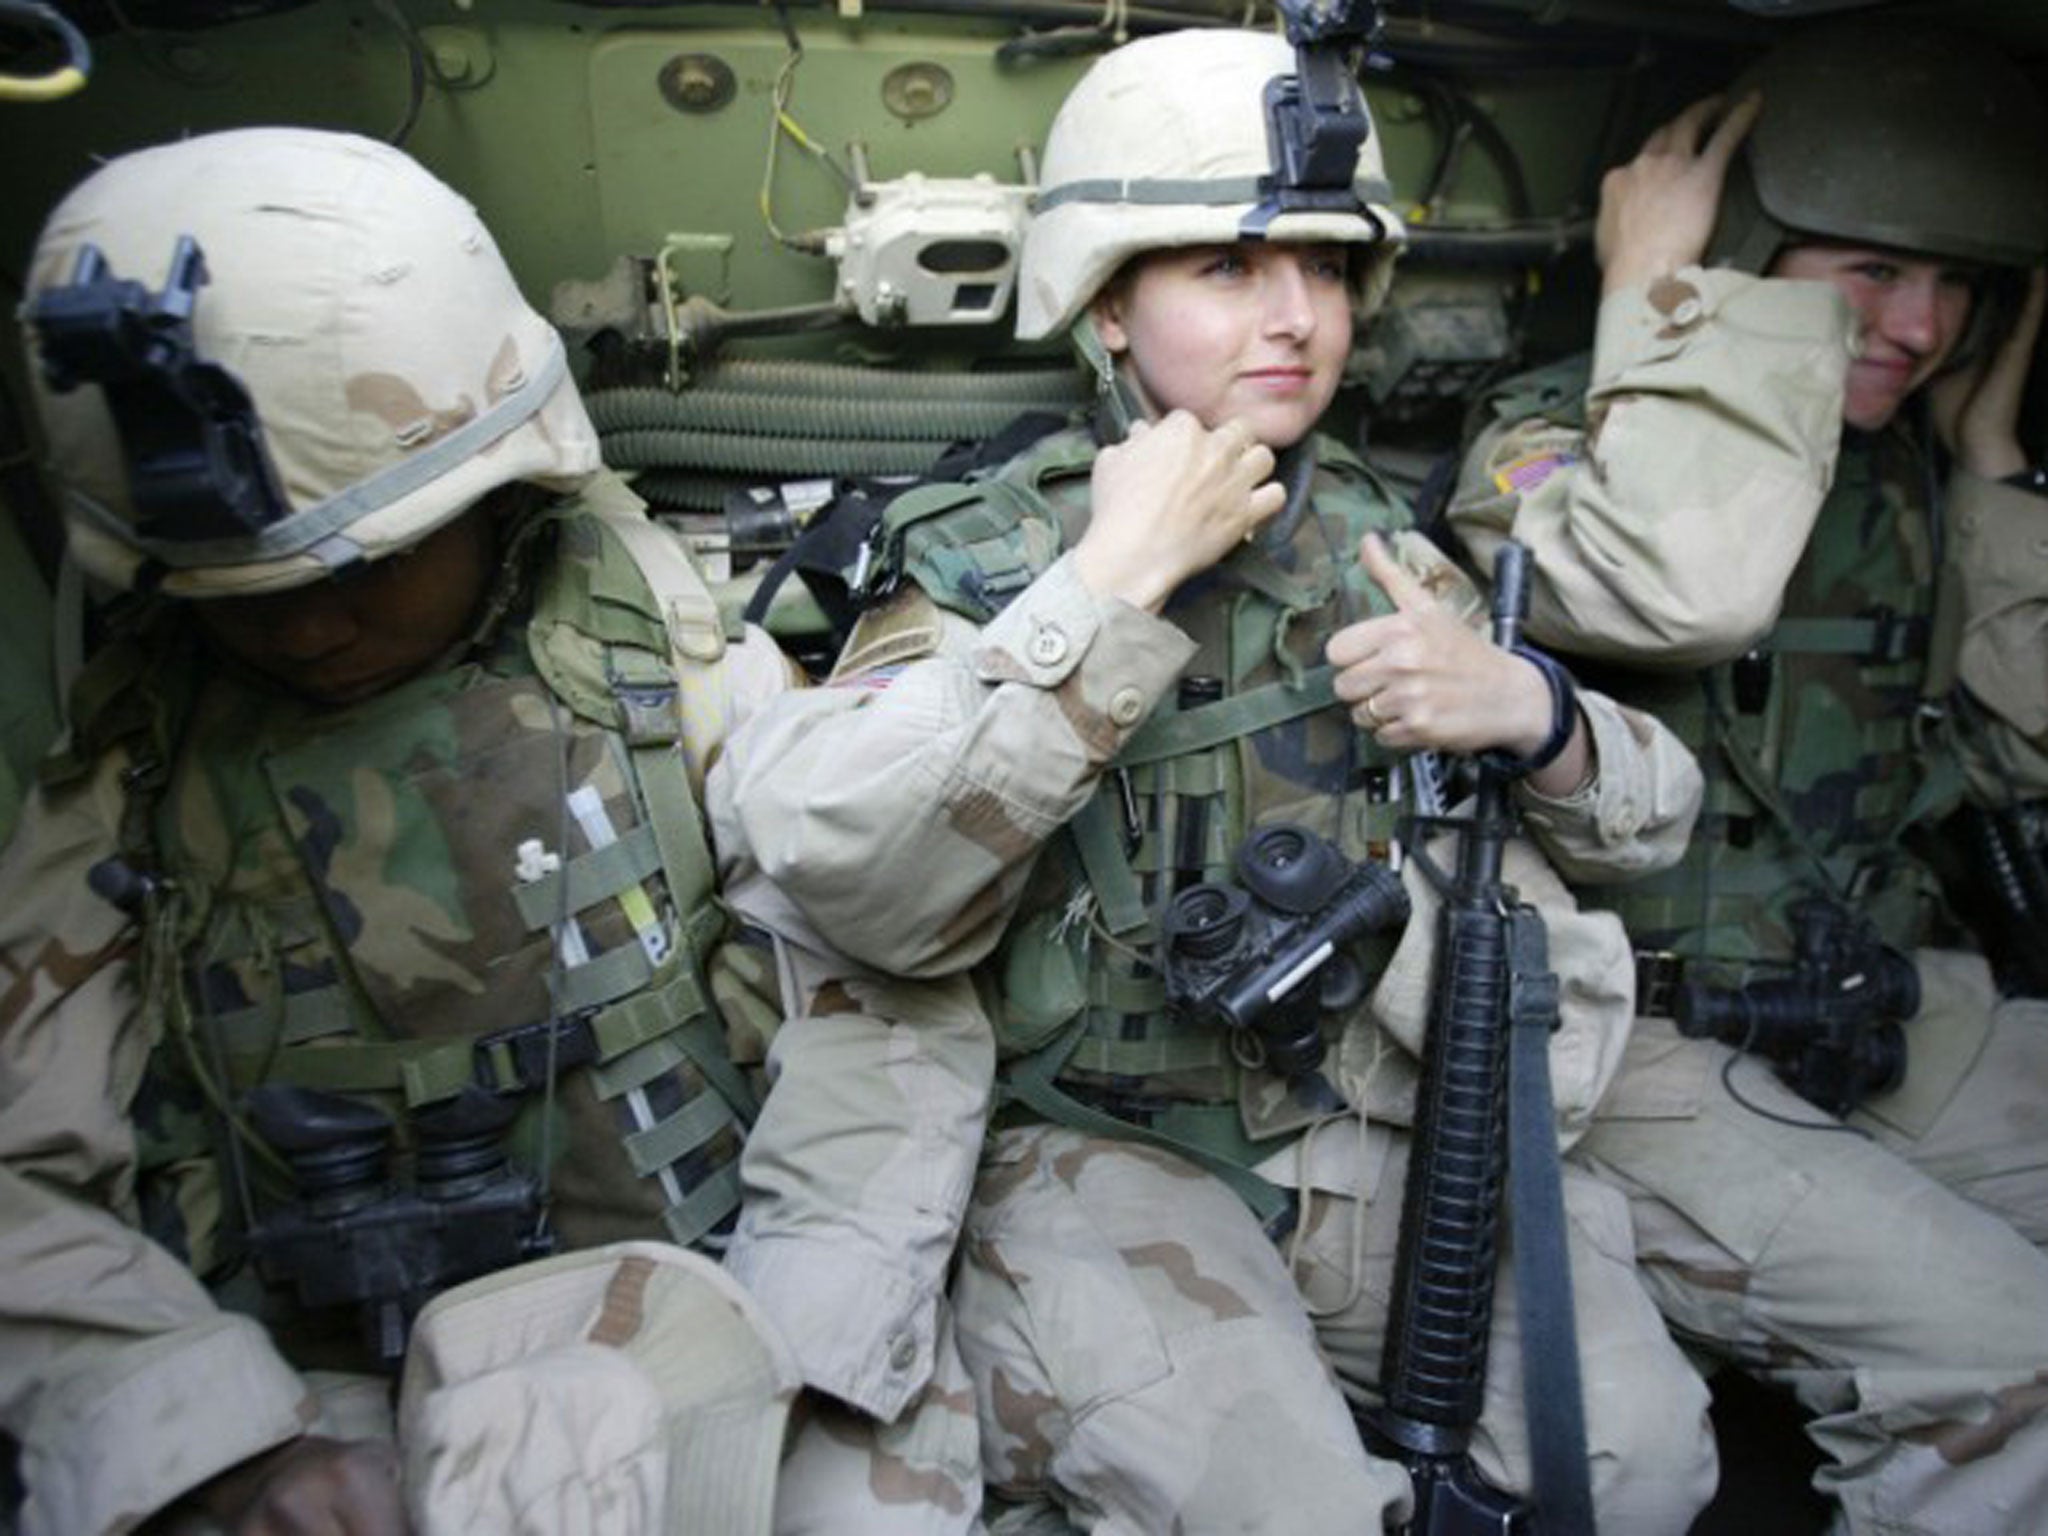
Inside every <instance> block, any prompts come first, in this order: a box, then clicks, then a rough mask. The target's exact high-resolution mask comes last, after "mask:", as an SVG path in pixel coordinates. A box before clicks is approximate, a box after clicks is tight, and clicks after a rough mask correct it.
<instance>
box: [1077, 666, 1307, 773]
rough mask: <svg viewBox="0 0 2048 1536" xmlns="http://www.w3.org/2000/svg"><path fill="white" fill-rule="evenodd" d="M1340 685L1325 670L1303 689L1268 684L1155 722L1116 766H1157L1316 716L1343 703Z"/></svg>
mask: <svg viewBox="0 0 2048 1536" xmlns="http://www.w3.org/2000/svg"><path fill="white" fill-rule="evenodd" d="M1336 680H1337V669H1336V668H1334V667H1330V666H1320V667H1315V668H1312V669H1311V670H1310V671H1309V672H1307V673H1306V674H1304V675H1303V677H1302V681H1301V686H1300V687H1299V688H1296V687H1292V686H1290V685H1289V684H1287V683H1278V682H1276V683H1267V684H1266V685H1265V686H1264V687H1262V688H1254V689H1253V690H1252V691H1251V692H1250V693H1240V694H1236V695H1234V696H1232V697H1230V698H1227V699H1218V700H1217V701H1216V702H1215V703H1213V704H1201V705H1197V706H1196V707H1195V708H1193V709H1190V710H1187V711H1185V712H1183V713H1180V714H1173V715H1160V716H1155V717H1154V718H1152V719H1151V720H1148V721H1146V722H1145V724H1143V725H1141V726H1140V727H1138V729H1137V730H1135V731H1133V732H1132V733H1131V736H1130V739H1129V740H1127V741H1126V742H1125V743H1124V748H1123V750H1122V751H1121V752H1119V753H1117V755H1116V764H1117V766H1118V767H1122V768H1135V767H1137V766H1139V765H1140V764H1144V763H1156V762H1159V761H1160V760H1162V759H1164V758H1169V757H1179V756H1181V755H1182V754H1184V753H1189V752H1200V751H1203V750H1205V749H1207V748H1209V747H1220V746H1222V745H1223V744H1224V743H1225V742H1228V741H1234V740H1236V739H1237V738H1238V737H1240V736H1250V735H1252V734H1254V733H1256V732H1258V731H1263V730H1266V729H1268V728H1270V727H1272V726H1276V725H1284V724H1286V723H1287V722H1288V721H1290V720H1298V719H1300V718H1301V717H1302V716H1303V715H1312V714H1314V713H1315V712H1316V711H1317V710H1320V709H1327V708H1328V707H1329V706H1330V705H1332V704H1334V703H1335V702H1336V701H1337V690H1336Z"/></svg>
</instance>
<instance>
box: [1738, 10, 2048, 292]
mask: <svg viewBox="0 0 2048 1536" xmlns="http://www.w3.org/2000/svg"><path fill="white" fill-rule="evenodd" d="M1753 90H1760V91H1762V92H1763V113H1762V115H1761V116H1760V117H1759V118H1758V120H1757V124H1756V127H1755V128H1754V129H1753V130H1752V131H1751V133H1750V135H1749V139H1748V141H1747V143H1746V144H1745V145H1744V147H1743V152H1742V153H1741V154H1740V155H1739V156H1738V157H1737V158H1736V161H1735V164H1734V166H1733V167H1732V168H1731V170H1730V173H1729V182H1728V188H1727V191H1726V193H1725V194H1724V195H1723V198H1722V203H1721V217H1720V224H1719V227H1718V228H1717V229H1716V231H1715V234H1714V239H1713V242H1712V245H1711V246H1710V248H1709V258H1710V259H1711V260H1716V261H1721V262H1725V263H1728V264H1730V265H1733V266H1736V267H1740V268H1742V269H1743V270H1745V271H1750V272H1762V271H1764V270H1766V269H1767V268H1768V267H1769V265H1770V263H1771V261H1772V259H1773V258H1774V257H1775V256H1776V255H1777V254H1778V252H1779V251H1780V250H1781V249H1782V248H1783V247H1784V246H1785V245H1786V244H1787V243H1788V242H1789V241H1792V240H1794V239H1796V238H1798V237H1799V236H1802V235H1804V236H1818V237H1821V238H1824V239H1830V240H1841V241H1847V242H1849V243H1851V244H1857V245H1881V246H1889V247H1892V248H1894V249H1897V250H1901V251H1911V252H1917V253H1921V254H1924V255H1928V256H1935V257H1943V258H1948V259H1951V260H1957V261H1971V262H1984V263H1987V264H1989V265H1991V266H2001V267H2024V266H2031V265H2033V264H2035V263H2036V262H2039V261H2040V260H2041V259H2042V256H2043V254H2044V253H2048V178H2044V177H2043V175H2042V171H2041V150H2042V146H2043V145H2044V144H2048V115H2044V113H2043V110H2042V104H2041V101H2040V98H2039V97H2038V96H2037V95H2036V94H2035V92H2034V89H2033V87H2032V85H2031V84H2030V83H2029V82H2028V80H2027V78H2026V76H2025V75H2024V74H2022V73H2021V72H2020V70H2019V69H2018V68H2017V67H2016V66H2015V65H2014V64H2013V63H2012V62H2011V61H2010V60H2009V59H2006V58H2005V57H2003V56H2002V55H2000V54H1999V53H1998V52H1997V51H1995V50H1994V49H1993V48H1991V47H1990V46H1989V45H1987V44H1986V43H1985V42H1983V41H1982V40H1980V39H1978V38H1974V37H1971V36H1969V35H1967V34H1965V33H1963V32H1961V31H1959V30H1957V29H1956V28H1953V27H1948V26H1941V25H1927V24H1919V25H1890V26H1887V25H1885V24H1883V23H1881V22H1873V21H1869V20H1863V19H1859V20H1857V21H1855V22H1851V23H1835V24H1830V25H1826V26H1821V27H1815V28H1813V29H1811V30H1808V31H1804V32H1801V33H1799V34H1798V35H1796V36H1794V37H1792V38H1789V39H1788V40H1786V41H1785V42H1783V43H1781V44H1780V45H1778V46H1777V47H1776V48H1774V49H1773V50H1772V51H1771V52H1770V53H1769V54H1768V55H1766V56H1765V57H1764V58H1763V60H1762V61H1760V62H1759V63H1758V64H1757V65H1755V66H1754V67H1753V68H1752V69H1750V70H1749V71H1748V72H1747V73H1746V74H1744V75H1743V77H1742V78H1741V79H1739V80H1738V81H1737V82H1736V83H1735V85H1734V86H1732V87H1731V88H1730V91H1729V99H1730V100H1731V101H1735V100H1740V99H1741V98H1742V97H1743V96H1745V95H1747V94H1748V93H1749V92H1751V91H1753Z"/></svg>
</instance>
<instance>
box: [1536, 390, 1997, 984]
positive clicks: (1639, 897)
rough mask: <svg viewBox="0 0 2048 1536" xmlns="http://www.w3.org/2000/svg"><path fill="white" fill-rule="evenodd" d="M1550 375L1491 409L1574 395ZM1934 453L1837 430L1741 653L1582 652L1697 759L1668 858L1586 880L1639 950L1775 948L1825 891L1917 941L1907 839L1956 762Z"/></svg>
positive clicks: (1772, 954)
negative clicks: (1643, 656) (1636, 657)
mask: <svg viewBox="0 0 2048 1536" xmlns="http://www.w3.org/2000/svg"><path fill="white" fill-rule="evenodd" d="M1563 366H1564V367H1565V368H1566V369H1567V370H1575V372H1574V373H1573V377H1575V378H1576V380H1577V387H1576V389H1570V388H1564V389H1560V387H1559V381H1560V378H1561V377H1562V375H1561V374H1560V372H1559V370H1558V369H1555V368H1554V369H1549V370H1544V371H1543V372H1542V373H1541V374H1538V375H1533V376H1532V378H1531V380H1530V381H1529V383H1528V385H1527V387H1523V388H1520V389H1518V390H1517V392H1516V393H1515V394H1513V395H1512V396H1509V397H1507V398H1506V400H1505V401H1504V403H1503V404H1502V406H1501V407H1500V410H1501V414H1502V416H1503V418H1504V419H1506V420H1509V421H1512V420H1514V419H1517V418H1518V417H1530V416H1535V415H1539V414H1540V415H1544V416H1547V417H1549V418H1551V419H1559V418H1560V417H1561V416H1566V415H1568V414H1569V408H1568V407H1566V406H1564V405H1562V404H1561V400H1560V397H1562V400H1563V401H1573V402H1582V401H1583V399H1584V394H1585V389H1584V381H1585V372H1584V360H1583V359H1580V360H1575V361H1574V362H1573V363H1570V364H1567V365H1563ZM1928 472H1929V471H1928V466H1927V464H1926V461H1925V456H1924V454H1923V452H1922V451H1921V450H1919V448H1918V447H1917V446H1916V445H1915V444H1914V442H1913V441H1912V440H1911V439H1910V438H1909V436H1908V435H1907V433H1906V432H1904V431H1903V430H1894V431H1891V432H1888V433H1885V434H1883V435H1880V436H1877V437H1874V438H1870V437H1865V436H1863V435H1861V434H1854V433H1852V434H1850V435H1849V436H1848V437H1846V438H1845V440H1844V443H1843V451H1842V456H1841V459H1840V463H1839V467H1838V469H1837V473H1836V478H1835V483H1834V486H1833V488H1832V490H1831V491H1830V493H1829V495H1828V497H1827V500H1826V501H1825V503H1824V504H1823V505H1822V508H1821V511H1820V515H1819V518H1818V520H1817V521H1816V523H1815V525H1814V530H1813V533H1812V536H1811V537H1810V538H1809V539H1808V541H1807V546H1806V549H1805V552H1804V553H1803V554H1802V555H1801V557H1800V560H1799V564H1798V565H1797V567H1796V568H1795V569H1794V571H1793V574H1792V577H1791V579H1790V581H1789V583H1788V584H1787V587H1786V591H1785V596H1784V603H1783V606H1782V609H1781V611H1780V615H1779V618H1778V620H1777V622H1776V623H1775V624H1774V625H1773V626H1772V628H1771V630H1770V632H1769V633H1768V634H1766V635H1765V636H1764V637H1763V638H1762V639H1761V640H1759V641H1758V642H1757V644H1756V645H1755V646H1754V647H1752V648H1751V650H1750V651H1749V652H1748V653H1746V654H1745V655H1743V656H1741V657H1739V658H1737V659H1735V660H1733V661H1730V662H1726V663H1722V664H1719V665H1715V666H1712V667H1708V668H1705V669H1700V670H1685V671H1670V672H1648V671H1637V670H1633V669H1629V668H1626V667H1617V666H1609V665H1594V664H1585V663H1580V662H1577V661H1575V662H1574V666H1575V668H1576V669H1577V670H1580V671H1581V672H1582V674H1583V676H1584V679H1585V681H1586V682H1587V683H1589V684H1590V685H1591V686H1593V687H1596V688H1598V689H1600V690H1601V691H1603V692H1605V693H1607V694H1609V695H1610V696H1612V697H1614V698H1617V699H1619V700H1621V701H1622V702H1624V703H1627V704H1630V705H1632V706H1634V707H1636V708H1638V709H1642V710H1645V711H1648V712H1649V713H1652V714H1654V715H1656V716H1657V717H1658V718H1659V719H1660V720H1662V721H1663V722H1664V723H1665V725H1667V726H1669V727H1670V728H1671V730H1672V731H1673V732H1674V733H1675V734H1676V735H1677V736H1679V738H1680V739H1682V740H1683V741H1684V742H1685V743H1686V744H1687V745H1688V746H1689V747H1691V748H1692V750H1693V752H1694V753H1695V755H1696V756H1697V757H1698V758H1699V760H1700V766H1701V769H1702V772H1703V773H1704V775H1705V779H1706V798H1705V803H1704V806H1703V808H1702V811H1701V816H1700V821H1699V824H1698V826H1697V828H1696V830H1695V831H1694V833H1693V837H1692V841H1691V843H1690V845H1689V846H1688V848H1687V851H1686V855H1685V858H1684V859H1683V860H1682V861H1681V862H1680V863H1679V864H1677V865H1676V866H1675V867H1673V868H1671V869H1669V870H1665V871H1662V872H1660V873H1656V874H1650V875H1644V876H1641V877H1639V878H1636V879H1632V880H1630V881H1628V882H1626V883H1624V884H1621V885H1618V886H1611V887H1600V888H1597V889H1592V890H1588V891H1586V892H1585V893H1584V895H1585V897H1586V899H1587V900H1588V901H1589V903H1596V904H1599V905H1603V906H1606V907H1609V908H1610V909H1612V910H1613V911H1615V912H1616V913H1617V914H1619V915H1620V917H1621V918H1622V920H1623V922H1624V923H1625V924H1626V925H1627V927H1628V930H1629V933H1630V936H1631V937H1632V938H1633V939H1634V940H1635V941H1636V943H1637V945H1638V946H1639V947H1641V948H1645V949H1656V950H1665V951H1670V952H1672V953H1675V954H1678V955H1683V956H1686V957H1689V958H1701V959H1708V960H1714V961H1727V962H1734V963H1737V964H1738V965H1739V963H1740V962H1746V961H1752V960H1758V959H1769V960H1782V959H1785V958H1787V957H1788V956H1789V955H1790V953H1791V929H1790V925H1789V922H1788V917H1787V909H1788V908H1789V907H1790V905H1791V904H1792V903H1793V902H1794V901H1796V900H1798V899H1800V898H1801V897H1803V896H1809V895H1816V894H1824V895H1829V896H1832V897H1833V898H1835V899H1836V900H1837V901H1838V902H1840V903H1842V904H1843V905H1846V906H1848V907H1851V908H1854V909H1855V910H1857V911H1860V912H1862V913H1864V914H1865V915H1867V916H1868V917H1870V918H1871V919H1872V920H1873V921H1874V922H1875V923H1876V925H1877V927H1878V931H1879V932H1880V934H1881V935H1882V936H1883V937H1884V939H1885V940H1886V942H1888V943H1890V944H1893V945H1895V946H1899V947H1901V948H1910V947H1911V946H1913V945H1914V944H1916V943H1919V942H1922V941H1924V939H1925V938H1926V937H1927V936H1928V930H1929V928H1930V925H1931V923H1932V921H1933V919H1934V915H1935V894H1934V890H1933V886H1932V882H1931V881H1930V880H1929V878H1928V877H1927V875H1926V872H1925V870H1924V868H1923V867H1922V866H1921V865H1920V863H1919V862H1918V861H1917V860H1915V859H1913V858H1911V857H1910V856H1909V855H1908V854H1907V853H1906V851H1905V850H1904V848H1902V846H1901V844H1900V838H1901V836H1902V834H1904V833H1905V832H1906V831H1907V829H1909V828H1910V827H1912V826H1914V825H1916V824H1920V823H1924V822H1926V821H1927V820H1929V819H1931V818H1933V817H1936V816H1938V815H1940V814H1942V813H1944V812H1946V811H1947V810H1949V809H1951V808H1953V805H1954V803H1955V800H1956V797H1957V795H1958V794H1959V792H1960V788H1961V784H1960V776H1959V773H1958V771H1957V766H1956V759H1955V756H1954V752H1953V747H1952V743H1951V741H1950V739H1949V736H1948V732H1947V727H1946V725H1945V723H1944V719H1943V711H1942V709H1941V698H1942V695H1943V694H1944V693H1945V692H1946V683H1945V681H1944V678H1945V674H1946V670H1947V669H1946V665H1945V664H1944V663H1943V662H1942V660H1941V655H1942V652H1943V650H1944V649H1945V647H1944V642H1943V640H1942V637H1941V635H1940V633H1939V627H1940V626H1939V623H1938V619H1937V600H1936V599H1937V590H1936V570H1937V566H1938V560H1937V557H1936V548H1935V542H1934V541H1935V537H1936V532H1935V529H1934V527H1933V526H1932V521H1931V517H1930V513H1929V510H1928V509H1929V507H1930V505H1931V503H1932V493H1931V491H1930V488H1929V486H1928V482H1927V476H1928Z"/></svg>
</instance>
